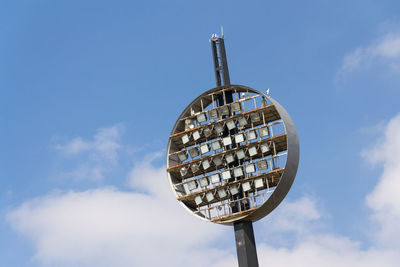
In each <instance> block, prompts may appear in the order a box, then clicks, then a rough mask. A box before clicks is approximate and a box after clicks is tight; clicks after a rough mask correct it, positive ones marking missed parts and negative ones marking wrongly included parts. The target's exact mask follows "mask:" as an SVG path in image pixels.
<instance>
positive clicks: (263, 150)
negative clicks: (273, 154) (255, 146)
mask: <svg viewBox="0 0 400 267" xmlns="http://www.w3.org/2000/svg"><path fill="white" fill-rule="evenodd" d="M260 148H261V153H267V152H268V151H269V146H268V144H262V145H261V146H260Z"/></svg>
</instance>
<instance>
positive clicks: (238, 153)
mask: <svg viewBox="0 0 400 267" xmlns="http://www.w3.org/2000/svg"><path fill="white" fill-rule="evenodd" d="M236 157H237V158H238V159H239V160H241V159H244V158H245V157H246V154H245V153H244V150H243V149H240V150H238V151H236Z"/></svg>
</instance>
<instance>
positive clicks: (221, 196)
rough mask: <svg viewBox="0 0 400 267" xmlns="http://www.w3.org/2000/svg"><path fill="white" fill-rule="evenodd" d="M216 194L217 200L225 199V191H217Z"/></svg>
mask: <svg viewBox="0 0 400 267" xmlns="http://www.w3.org/2000/svg"><path fill="white" fill-rule="evenodd" d="M217 193H218V196H219V198H225V197H226V196H227V194H226V191H225V189H219V190H218V191H217Z"/></svg>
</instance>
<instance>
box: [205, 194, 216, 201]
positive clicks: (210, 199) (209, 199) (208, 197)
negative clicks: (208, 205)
mask: <svg viewBox="0 0 400 267" xmlns="http://www.w3.org/2000/svg"><path fill="white" fill-rule="evenodd" d="M206 198H207V201H208V202H211V201H213V200H214V194H213V193H212V192H208V193H207V194H206Z"/></svg>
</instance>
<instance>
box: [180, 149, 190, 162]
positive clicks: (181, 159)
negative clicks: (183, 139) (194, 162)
mask: <svg viewBox="0 0 400 267" xmlns="http://www.w3.org/2000/svg"><path fill="white" fill-rule="evenodd" d="M178 158H179V160H180V161H185V160H187V158H188V155H187V153H186V151H182V152H179V153H178Z"/></svg>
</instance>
